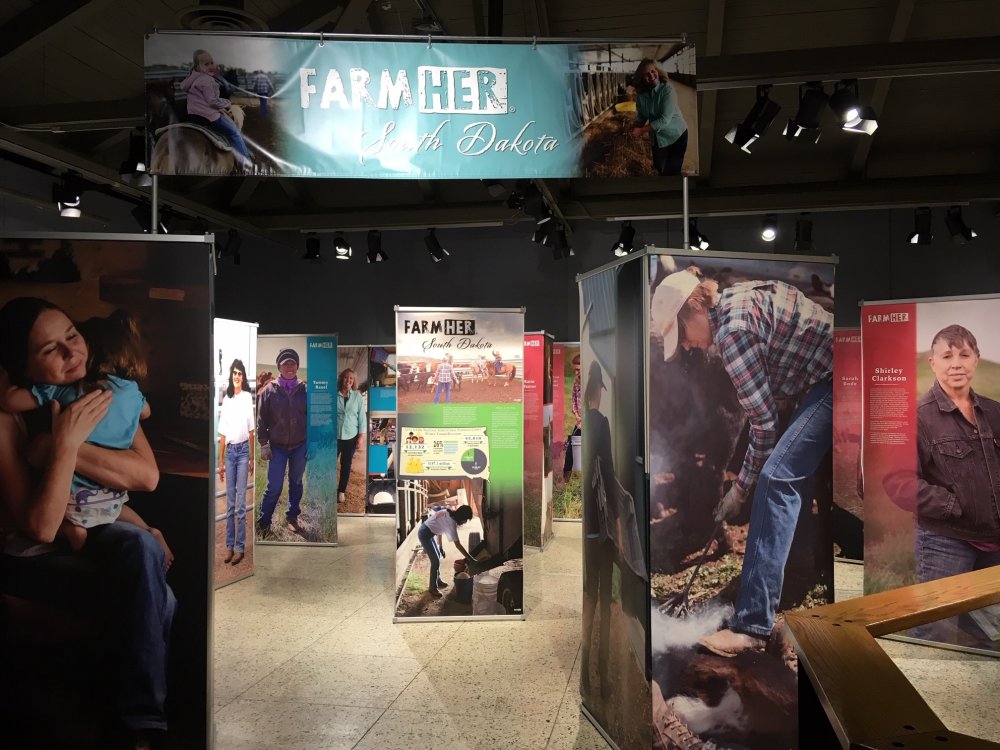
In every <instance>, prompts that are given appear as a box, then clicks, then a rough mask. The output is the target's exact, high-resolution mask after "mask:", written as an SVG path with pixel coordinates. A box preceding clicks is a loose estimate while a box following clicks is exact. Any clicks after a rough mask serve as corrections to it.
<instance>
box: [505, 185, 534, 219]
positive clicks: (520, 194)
mask: <svg viewBox="0 0 1000 750" xmlns="http://www.w3.org/2000/svg"><path fill="white" fill-rule="evenodd" d="M533 189H535V186H534V185H532V184H531V180H518V181H517V182H515V183H514V189H513V190H511V191H510V195H508V196H507V208H511V209H513V210H515V211H517V210H519V209H521V208H524V204H525V202H526V201H527V200H528V192H529V191H531V190H533Z"/></svg>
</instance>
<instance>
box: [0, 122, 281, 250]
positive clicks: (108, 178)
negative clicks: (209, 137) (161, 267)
mask: <svg viewBox="0 0 1000 750" xmlns="http://www.w3.org/2000/svg"><path fill="white" fill-rule="evenodd" d="M0 150H4V151H9V152H10V153H12V154H17V155H18V156H22V157H24V158H26V159H31V160H32V161H35V162H37V163H39V164H45V165H47V166H49V167H52V168H54V169H60V170H72V171H74V172H76V173H78V174H79V175H80V176H81V177H83V178H84V179H85V180H88V181H90V182H93V183H95V184H98V185H108V186H110V187H111V188H113V189H114V190H115V191H116V192H117V193H120V194H121V195H125V196H128V197H129V198H131V199H133V200H134V199H144V200H148V199H149V197H150V192H149V190H147V189H140V188H137V187H133V186H131V185H126V184H125V183H123V182H122V181H121V177H120V176H119V175H118V173H117V171H116V170H113V169H111V168H110V167H107V166H105V165H103V164H98V163H96V162H94V161H91V160H90V159H88V158H86V157H84V156H82V155H81V154H78V153H75V152H72V151H67V150H66V149H65V148H63V147H61V146H59V145H56V144H54V143H47V142H42V141H40V140H38V139H37V138H35V137H32V136H30V135H28V134H27V133H22V132H18V131H16V130H13V129H11V128H7V127H0ZM159 199H160V203H163V204H166V205H170V206H173V207H174V208H176V209H178V211H181V212H183V213H185V214H188V215H190V216H200V217H202V218H204V219H206V220H207V221H210V222H213V223H215V224H218V225H220V226H223V227H232V228H233V229H238V230H239V231H241V232H245V233H247V234H252V235H254V236H257V237H261V238H262V239H265V240H268V241H271V242H273V241H275V239H274V237H272V236H270V235H269V234H268V233H267V231H266V230H262V229H260V228H259V227H257V226H256V225H255V224H252V223H250V222H248V221H244V220H243V219H240V218H236V217H234V216H231V215H229V214H227V213H224V212H222V211H218V210H216V209H213V208H209V207H207V206H205V205H204V204H203V203H199V202H198V201H196V200H194V199H192V198H191V197H190V196H188V195H187V194H185V195H181V194H179V193H174V192H173V191H170V190H164V189H163V188H160V190H159Z"/></svg>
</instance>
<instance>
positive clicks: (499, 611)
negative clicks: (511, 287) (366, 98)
mask: <svg viewBox="0 0 1000 750" xmlns="http://www.w3.org/2000/svg"><path fill="white" fill-rule="evenodd" d="M395 310H396V366H397V370H398V375H397V383H396V398H397V401H396V408H397V412H396V413H397V431H396V434H397V439H396V455H397V456H398V459H397V474H396V476H397V487H398V489H397V503H396V517H397V524H396V543H397V551H396V571H395V588H396V595H395V603H394V613H393V622H413V621H420V622H432V621H437V620H451V621H455V620H504V619H507V620H522V619H524V617H525V611H524V603H523V602H524V584H523V580H524V566H523V557H524V553H523V549H524V544H523V540H524V524H523V492H524V476H523V461H524V447H523V445H524V442H523V430H524V416H523V413H524V412H523V401H524V385H523V383H524V309H523V308H467V307H400V306H397V307H396V308H395ZM488 355H489V359H488ZM466 371H473V372H478V373H480V375H481V378H479V379H475V380H473V381H469V380H468V379H467V378H465V379H460V378H456V372H466ZM456 558H457V559H456ZM446 566H447V568H448V570H445V567H446ZM451 568H454V574H453V575H452V574H451ZM446 579H447V580H446ZM442 589H444V591H442Z"/></svg>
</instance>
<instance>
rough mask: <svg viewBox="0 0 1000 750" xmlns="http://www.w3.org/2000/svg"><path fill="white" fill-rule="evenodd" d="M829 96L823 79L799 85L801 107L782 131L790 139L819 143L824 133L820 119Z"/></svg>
mask: <svg viewBox="0 0 1000 750" xmlns="http://www.w3.org/2000/svg"><path fill="white" fill-rule="evenodd" d="M827 101H829V97H828V96H827V95H826V91H824V90H823V83H822V82H821V81H810V82H808V83H803V84H802V85H801V86H799V108H798V110H797V111H796V113H795V117H793V118H792V119H790V120H789V121H788V123H787V124H786V125H785V129H784V131H782V133H783V135H784V136H785V138H787V139H788V140H790V141H800V142H802V143H818V142H819V137H820V135H821V134H822V130H821V126H820V119H821V118H822V116H823V110H824V109H825V108H826V104H827Z"/></svg>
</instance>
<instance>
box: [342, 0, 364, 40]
mask: <svg viewBox="0 0 1000 750" xmlns="http://www.w3.org/2000/svg"><path fill="white" fill-rule="evenodd" d="M371 4H372V0H351V1H350V2H349V3H348V4H347V8H345V9H344V13H343V14H342V15H341V16H340V18H338V19H337V23H336V24H334V30H335V31H336V32H337V33H338V34H358V33H362V32H366V31H370V29H369V28H368V8H369V6H370V5H371Z"/></svg>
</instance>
